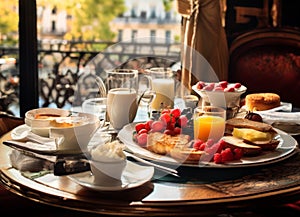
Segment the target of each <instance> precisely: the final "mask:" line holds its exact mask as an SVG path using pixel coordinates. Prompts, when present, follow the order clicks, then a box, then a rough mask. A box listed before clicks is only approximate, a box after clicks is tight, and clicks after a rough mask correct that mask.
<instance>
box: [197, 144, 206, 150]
mask: <svg viewBox="0 0 300 217" xmlns="http://www.w3.org/2000/svg"><path fill="white" fill-rule="evenodd" d="M205 148H206V144H205V143H202V144H201V145H200V146H199V150H200V151H204V150H205Z"/></svg>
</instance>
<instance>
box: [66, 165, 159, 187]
mask: <svg viewBox="0 0 300 217" xmlns="http://www.w3.org/2000/svg"><path fill="white" fill-rule="evenodd" d="M153 174H154V167H151V166H141V165H138V164H136V163H133V162H131V161H127V165H126V167H125V170H124V172H123V174H122V177H121V181H120V184H119V185H115V186H100V185H96V184H94V176H93V174H92V173H91V172H90V171H87V172H83V173H77V174H74V175H69V176H68V177H69V178H70V179H71V180H72V181H74V182H76V183H77V184H79V185H81V186H83V187H86V188H89V189H92V190H96V191H122V190H125V189H130V188H135V187H138V186H141V185H143V184H145V183H146V182H148V181H150V180H151V178H152V176H153Z"/></svg>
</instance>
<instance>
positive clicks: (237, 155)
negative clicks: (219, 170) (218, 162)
mask: <svg viewBox="0 0 300 217" xmlns="http://www.w3.org/2000/svg"><path fill="white" fill-rule="evenodd" d="M233 153H234V159H235V160H240V159H241V158H242V157H243V150H242V149H241V148H235V149H234V150H233Z"/></svg>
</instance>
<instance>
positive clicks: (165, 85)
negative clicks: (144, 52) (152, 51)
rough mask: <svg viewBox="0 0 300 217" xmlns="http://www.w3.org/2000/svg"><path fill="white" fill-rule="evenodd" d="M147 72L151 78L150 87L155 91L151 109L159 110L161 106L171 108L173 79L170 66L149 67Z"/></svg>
mask: <svg viewBox="0 0 300 217" xmlns="http://www.w3.org/2000/svg"><path fill="white" fill-rule="evenodd" d="M147 72H148V74H149V76H150V78H151V89H152V90H153V91H155V98H154V99H153V101H152V102H151V109H152V110H154V111H160V110H161V109H163V108H173V107H174V98H175V79H174V77H173V72H172V70H171V68H162V67H157V68H150V69H149V70H147Z"/></svg>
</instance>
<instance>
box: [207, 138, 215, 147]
mask: <svg viewBox="0 0 300 217" xmlns="http://www.w3.org/2000/svg"><path fill="white" fill-rule="evenodd" d="M213 144H215V142H214V140H213V139H208V140H207V141H206V145H207V147H211V146H212V145H213Z"/></svg>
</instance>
